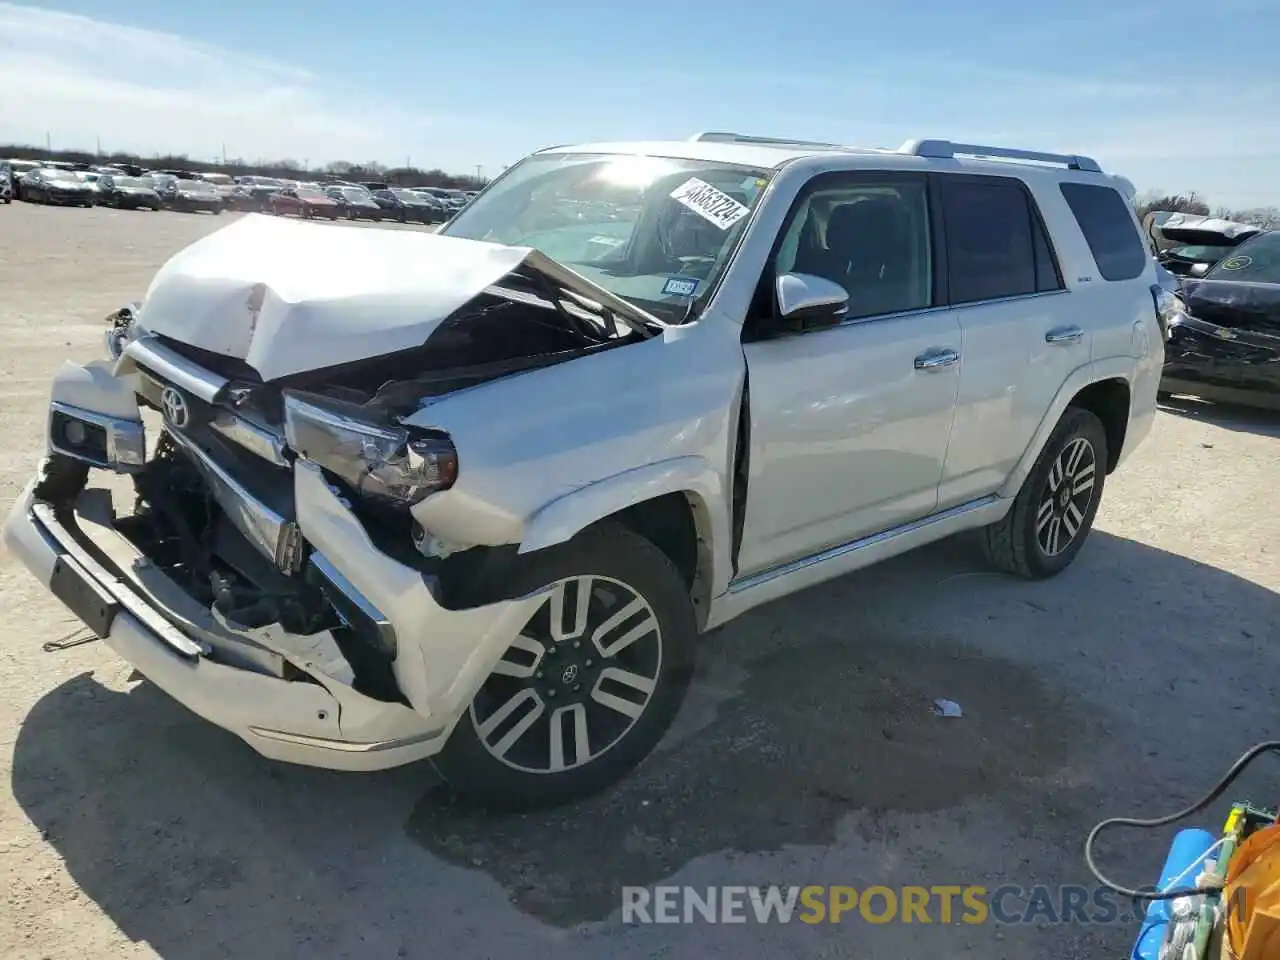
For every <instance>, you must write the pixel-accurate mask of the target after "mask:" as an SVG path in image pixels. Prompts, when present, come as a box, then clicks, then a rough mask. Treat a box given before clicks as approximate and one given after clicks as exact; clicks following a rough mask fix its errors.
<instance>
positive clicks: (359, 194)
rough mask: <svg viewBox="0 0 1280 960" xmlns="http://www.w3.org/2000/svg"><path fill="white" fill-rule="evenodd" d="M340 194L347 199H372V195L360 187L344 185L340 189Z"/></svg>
mask: <svg viewBox="0 0 1280 960" xmlns="http://www.w3.org/2000/svg"><path fill="white" fill-rule="evenodd" d="M342 195H343V196H344V197H346V198H347V199H348V200H371V199H372V197H371V196H370V195H369V191H368V190H364V189H361V188H360V187H345V188H343V190H342Z"/></svg>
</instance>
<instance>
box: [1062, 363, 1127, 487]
mask: <svg viewBox="0 0 1280 960" xmlns="http://www.w3.org/2000/svg"><path fill="white" fill-rule="evenodd" d="M1131 403H1132V391H1131V390H1130V388H1129V381H1128V380H1126V379H1124V378H1123V377H1110V378H1108V379H1106V380H1095V381H1094V382H1093V383H1091V384H1089V385H1088V386H1086V387H1083V388H1081V389H1080V390H1078V391H1076V393H1075V395H1074V396H1072V398H1071V401H1070V402H1069V403H1068V404H1067V406H1068V407H1077V408H1080V409H1082V410H1088V411H1089V412H1090V413H1092V414H1093V415H1094V416H1096V417H1097V418H1098V419H1099V420H1101V421H1102V428H1103V429H1104V430H1105V431H1106V433H1107V473H1111V472H1112V471H1114V470H1115V468H1116V465H1117V464H1118V463H1119V462H1120V451H1121V450H1123V449H1124V439H1125V433H1126V432H1127V431H1128V429H1129V408H1130V404H1131Z"/></svg>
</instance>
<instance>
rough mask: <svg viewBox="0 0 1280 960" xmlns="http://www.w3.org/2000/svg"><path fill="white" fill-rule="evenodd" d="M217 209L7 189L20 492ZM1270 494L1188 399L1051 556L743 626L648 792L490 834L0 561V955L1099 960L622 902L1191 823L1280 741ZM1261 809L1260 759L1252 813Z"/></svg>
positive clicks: (1044, 932) (829, 591)
mask: <svg viewBox="0 0 1280 960" xmlns="http://www.w3.org/2000/svg"><path fill="white" fill-rule="evenodd" d="M228 219H229V218H228V217H225V216H224V217H222V218H220V219H215V218H213V217H210V216H205V215H182V214H171V213H160V214H149V213H143V212H115V211H110V210H105V209H97V210H80V209H67V210H63V209H49V208H44V207H33V206H29V205H26V204H17V203H15V204H13V205H12V206H9V207H0V344H3V349H2V350H0V370H2V371H3V377H2V378H0V392H2V396H3V403H2V404H0V435H2V436H3V437H4V443H3V448H2V449H0V499H3V501H4V506H5V508H6V509H7V506H8V504H9V503H10V502H11V501H12V499H13V497H14V496H15V494H16V492H17V490H18V489H19V487H20V486H21V484H22V483H23V482H25V480H26V478H27V477H28V476H29V475H30V473H31V471H32V468H33V467H34V465H35V463H36V460H37V458H38V457H39V456H40V454H41V452H42V449H43V433H42V431H43V427H44V418H45V408H46V399H47V388H48V382H49V378H50V376H51V375H52V373H53V372H54V370H55V368H56V367H57V366H58V365H59V364H60V363H62V362H63V361H64V360H66V359H68V358H70V359H76V360H87V359H90V358H92V357H94V356H98V355H100V351H101V345H102V333H103V330H104V327H103V324H102V322H101V318H102V317H103V316H104V315H106V314H107V313H108V312H109V311H111V310H113V309H115V308H116V307H118V306H120V305H121V304H122V303H124V302H125V301H126V300H129V299H134V298H137V297H139V296H140V295H141V294H142V293H143V292H144V291H145V289H146V287H147V284H148V281H149V279H150V276H151V274H152V272H153V271H154V270H155V269H156V267H158V266H159V265H160V264H161V263H162V262H163V261H164V259H165V258H166V257H167V256H168V255H169V254H171V253H172V252H174V251H176V250H177V249H179V248H180V247H181V246H183V245H184V244H185V243H187V242H189V241H191V240H193V239H194V238H196V237H198V236H200V235H202V234H204V233H206V232H208V231H211V230H213V229H215V228H217V227H219V226H221V225H224V224H225V223H226V222H227V221H228ZM333 229H347V228H346V227H335V228H333ZM1278 487H1280V419H1277V418H1270V419H1269V418H1267V417H1265V416H1261V415H1251V414H1249V413H1247V412H1241V411H1232V410H1223V409H1220V408H1215V407H1213V406H1210V405H1203V404H1196V403H1193V402H1181V401H1180V402H1178V403H1177V405H1176V406H1169V407H1167V408H1165V409H1164V410H1163V412H1162V413H1161V414H1160V416H1159V417H1158V419H1157V422H1156V425H1155V428H1154V432H1153V434H1152V435H1151V437H1150V439H1149V440H1148V441H1147V443H1146V444H1145V446H1144V447H1142V448H1141V449H1140V450H1139V451H1138V452H1137V453H1136V454H1135V455H1134V457H1133V458H1132V459H1131V460H1130V461H1129V462H1128V463H1127V464H1126V465H1125V466H1124V467H1123V468H1122V470H1121V471H1120V472H1119V473H1118V474H1116V475H1114V476H1112V477H1110V478H1109V479H1108V481H1107V489H1106V492H1105V495H1104V498H1103V505H1102V510H1101V512H1100V513H1099V515H1098V521H1097V529H1096V530H1095V532H1094V534H1093V535H1092V537H1091V539H1090V541H1089V543H1088V544H1087V545H1086V547H1085V549H1084V550H1083V552H1082V553H1081V555H1080V557H1079V559H1078V560H1077V562H1076V563H1075V565H1074V566H1073V567H1072V568H1071V569H1070V570H1068V571H1067V572H1066V573H1065V574H1063V575H1062V576H1060V577H1058V578H1057V579H1054V580H1052V581H1048V582H1043V583H1024V582H1020V581H1017V580H1013V579H1009V578H1006V577H1003V576H997V575H992V574H990V573H988V572H986V571H985V569H984V567H983V566H982V564H981V562H980V561H979V560H977V559H976V558H975V556H974V555H973V554H972V552H971V551H970V549H969V547H968V545H967V544H966V543H965V542H964V541H951V542H946V543H943V544H939V545H936V546H934V547H931V548H928V549H925V550H923V551H919V552H917V553H915V554H912V555H909V556H906V557H902V558H899V559H897V560H895V561H892V562H889V563H887V564H884V565H881V566H880V567H877V568H875V569H872V570H869V571H866V572H863V573H861V574H857V575H854V576H850V577H847V578H844V579H842V580H839V581H837V582H834V583H831V584H828V585H826V586H823V587H820V588H817V589H814V590H812V591H809V592H808V593H805V594H803V595H800V596H796V597H793V598H790V599H788V600H785V601H782V602H780V603H778V604H775V605H773V606H772V607H769V608H765V609H762V610H759V611H757V612H754V613H752V614H749V615H748V616H746V617H743V618H742V619H740V620H738V621H735V622H734V623H732V624H730V625H729V626H727V627H726V628H724V629H722V630H720V631H718V632H716V633H715V634H714V635H712V636H711V637H709V638H708V639H707V642H706V644H705V649H704V656H703V659H702V666H701V668H700V672H699V676H698V680H697V682H696V686H695V689H694V692H693V695H692V696H691V699H690V702H689V705H688V708H687V709H686V711H685V712H684V714H683V715H682V717H681V719H680V721H679V724H678V727H677V730H676V731H675V732H674V733H673V735H672V736H671V737H670V738H669V740H668V742H667V743H666V744H665V746H664V748H663V749H662V750H661V751H660V752H659V753H658V754H657V755H655V756H654V757H653V758H651V760H650V761H649V762H647V763H646V764H645V765H643V766H642V767H641V769H640V770H639V771H638V772H637V773H636V774H635V775H634V776H633V777H631V778H630V779H629V780H627V781H626V782H625V783H624V784H622V785H621V786H620V787H619V788H617V789H616V790H615V791H613V792H612V793H610V794H608V795H605V796H603V797H600V798H598V799H595V800H592V801H590V802H588V803H584V804H581V805H579V806H576V807H572V808H568V809H563V810H559V811H554V812H551V813H547V814H540V815H530V816H524V817H510V818H492V817H484V816H481V815H478V814H475V813H472V812H469V811H467V810H465V809H461V808H459V807H457V806H453V805H450V804H449V803H448V800H447V798H446V797H444V796H443V795H442V794H441V792H440V790H439V789H438V786H437V784H436V782H435V781H434V779H433V776H432V774H431V771H430V769H429V767H427V766H418V767H412V768H406V769H400V770H396V771H391V772H388V773H383V774H370V775H356V774H335V773H327V772H324V771H318V770H310V769H303V768H294V767H287V766H283V765H279V764H275V763H272V762H269V761H266V760H263V759H261V758H260V757H258V756H257V755H255V754H254V753H252V752H251V751H250V750H249V748H248V747H246V746H245V745H244V744H242V743H241V742H240V741H239V740H237V739H236V738H234V737H232V736H231V735H230V734H226V733H223V732H222V731H220V730H217V729H215V728H213V727H211V726H209V725H207V724H205V723H204V722H202V721H200V720H199V719H197V718H196V717H195V716H193V715H191V714H189V713H188V712H187V711H186V710H184V709H183V708H182V707H180V706H178V705H177V704H175V703H174V702H172V701H170V700H169V699H168V698H166V697H165V696H164V695H163V694H161V693H159V692H158V691H156V690H155V689H154V688H151V687H149V686H148V685H147V684H146V683H143V682H140V681H139V679H138V678H137V677H136V676H135V675H133V673H132V671H131V669H130V668H129V667H128V666H127V665H126V664H124V663H123V662H121V661H120V660H119V659H117V658H116V657H115V656H114V655H113V654H112V653H111V652H110V651H109V650H108V649H106V647H105V646H103V645H102V644H99V643H90V644H86V645H81V646H73V647H70V648H69V649H66V650H62V651H60V652H54V653H46V652H43V651H42V648H41V645H42V644H43V643H45V642H46V641H50V640H56V639H58V638H60V637H64V636H67V635H68V634H71V633H73V632H74V631H76V629H77V625H76V623H74V622H73V621H72V620H71V619H70V617H69V615H68V614H66V613H65V612H64V611H63V609H62V607H61V606H60V605H59V604H57V603H56V602H54V600H53V599H52V598H51V597H49V596H48V595H47V594H46V593H45V591H44V589H43V588H42V587H40V586H39V585H38V584H37V583H36V582H35V580H34V579H32V578H31V577H30V576H28V575H27V574H26V572H25V571H24V570H23V569H22V568H21V567H20V566H19V565H18V564H17V563H16V561H15V560H14V559H13V558H12V557H11V556H8V555H7V554H0V673H2V674H3V677H4V680H5V683H4V685H3V688H2V690H3V692H2V693H0V739H2V741H3V752H2V754H0V763H2V764H3V765H4V768H5V770H4V772H5V777H4V785H3V787H0V876H3V877H5V878H6V879H7V882H6V883H5V885H4V886H5V890H4V894H3V897H4V899H3V901H0V956H2V957H4V958H11V960H18V958H22V960H28V958H29V960H36V958H57V960H62V958H84V957H131V958H134V957H136V958H142V957H164V958H167V960H195V958H212V957H245V958H253V960H258V958H263V960H266V958H279V960H284V958H319V957H324V958H328V957H359V958H382V957H388V958H394V957H423V958H427V957H466V958H473V957H474V958H497V957H510V956H520V957H529V958H534V957H565V958H612V957H622V958H683V957H734V958H757V957H759V958H764V957H787V958H793V957H794V958H818V957H850V958H858V960H875V958H892V960H903V958H911V960H917V958H920V960H923V958H946V957H970V956H972V957H981V958H984V960H999V958H1005V957H1007V958H1028V957H1056V958H1103V957H1117V956H1120V955H1122V954H1124V953H1125V951H1126V950H1127V949H1128V946H1129V944H1130V943H1131V941H1132V939H1133V937H1134V936H1135V933H1136V929H1137V926H1136V924H1135V923H1132V922H1130V923H1112V924H1102V925H1085V924H1079V923H1076V924H1071V925H1056V926H1054V925H1047V924H1043V923H1039V924H1031V925H1019V926H1008V925H999V924H995V923H987V924H983V925H966V924H962V923H952V924H943V923H933V924H921V923H919V922H916V923H912V924H900V923H893V924H885V925H872V924H868V923H867V922H865V921H863V920H862V919H859V918H857V917H856V916H854V915H851V916H849V917H846V918H845V921H844V922H843V923H841V924H839V925H831V924H823V925H816V926H806V925H804V924H800V923H792V924H790V925H780V924H771V925H765V926H760V925H757V924H755V923H747V924H744V925H721V924H709V923H706V922H697V923H694V924H689V925H674V926H671V925H624V924H622V923H621V922H620V919H619V908H620V905H621V888H622V887H623V886H624V885H652V884H658V883H663V884H690V885H694V886H697V887H706V886H708V885H712V884H740V885H759V884H775V883H776V884H782V885H807V884H829V885H836V884H839V885H852V886H855V887H858V888H863V887H866V886H868V885H871V884H882V885H886V886H889V887H900V886H903V885H914V884H919V885H925V886H930V885H934V884H968V883H977V884H983V885H986V886H987V887H988V888H995V887H998V886H1000V885H1001V884H1005V883H1011V884H1018V885H1021V886H1024V887H1026V886H1030V885H1032V884H1037V883H1042V884H1049V885H1058V884H1080V883H1086V882H1087V881H1088V875H1087V872H1086V870H1085V868H1084V866H1083V863H1082V860H1081V843H1082V840H1083V838H1084V835H1085V833H1086V832H1087V831H1088V829H1089V827H1090V826H1091V825H1092V824H1093V822H1094V821H1095V820H1097V819H1099V818H1100V817H1102V816H1105V815H1109V814H1122V813H1131V814H1136V815H1148V816H1151V815H1156V814H1158V813H1163V812H1167V811H1171V810H1173V809H1176V808H1178V807H1180V806H1181V805H1182V804H1183V802H1185V801H1186V800H1188V799H1190V798H1192V797H1193V796H1195V795H1198V794H1200V793H1201V792H1203V791H1204V790H1205V789H1207V788H1208V786H1209V785H1210V784H1211V783H1212V782H1213V781H1214V780H1216V779H1217V777H1218V776H1219V775H1220V774H1221V773H1222V772H1224V771H1225V769H1226V768H1227V766H1229V764H1230V763H1231V761H1232V760H1233V759H1234V757H1235V756H1236V754H1238V753H1239V752H1242V751H1243V749H1244V747H1245V746H1247V745H1248V744H1249V743H1252V742H1253V741H1255V740H1260V739H1264V738H1269V737H1276V736H1277V735H1278V734H1280V722H1278V721H1280V711H1278V710H1277V680H1278V679H1280V670H1278V667H1280V651H1278V649H1277V648H1278V647H1280V599H1278V598H1277V593H1276V591H1277V590H1280V563H1277V552H1278V551H1280V546H1278V545H1280V512H1278V511H1277V510H1276V509H1275V508H1274V506H1273V504H1274V502H1275V493H1276V490H1277V488H1278ZM935 697H948V698H950V699H952V700H955V701H958V702H959V703H960V704H961V705H962V707H963V709H964V713H965V716H964V718H963V719H959V720H943V719H940V718H937V717H934V716H933V715H931V711H930V705H931V703H932V701H933V699H934V698H935ZM1268 775H1269V776H1270V777H1271V779H1267V777H1268ZM1278 793H1280V790H1278V789H1277V783H1276V778H1275V767H1274V766H1272V767H1271V768H1270V769H1269V770H1259V771H1258V775H1257V776H1255V777H1253V778H1252V781H1251V783H1248V784H1244V785H1242V786H1241V788H1240V790H1239V791H1237V792H1236V794H1235V795H1236V796H1240V795H1251V796H1253V797H1255V798H1256V799H1259V800H1265V801H1275V800H1277V799H1280V797H1278V796H1277V794H1278ZM1217 818H1218V811H1216V810H1215V812H1214V814H1213V816H1212V817H1207V818H1206V819H1205V823H1206V824H1207V825H1209V826H1210V827H1213V826H1216V821H1217ZM1168 837H1169V834H1168V833H1159V834H1155V835H1139V836H1136V837H1131V836H1122V837H1117V838H1116V839H1115V840H1114V842H1110V843H1109V844H1108V847H1107V850H1106V852H1105V863H1106V866H1107V868H1108V869H1109V870H1110V871H1111V872H1112V873H1113V874H1114V875H1115V876H1116V877H1117V878H1122V879H1124V880H1125V881H1127V882H1130V883H1132V884H1133V885H1140V884H1145V883H1149V882H1154V880H1155V878H1156V876H1157V874H1158V872H1159V866H1160V863H1161V861H1162V859H1163V856H1164V848H1165V845H1166V843H1167V839H1168ZM1006 906H1007V907H1008V908H1010V909H1017V904H1014V903H1012V902H1011V903H1010V904H1007V905H1006ZM934 919H935V920H936V919H937V917H936V915H935V918H934Z"/></svg>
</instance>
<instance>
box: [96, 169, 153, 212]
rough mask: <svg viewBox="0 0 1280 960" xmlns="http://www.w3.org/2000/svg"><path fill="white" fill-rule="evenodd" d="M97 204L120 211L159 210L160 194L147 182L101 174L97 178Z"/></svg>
mask: <svg viewBox="0 0 1280 960" xmlns="http://www.w3.org/2000/svg"><path fill="white" fill-rule="evenodd" d="M98 203H99V204H100V205H102V206H107V207H117V208H119V209H121V210H159V209H160V194H158V193H156V191H155V187H153V186H152V185H151V182H150V181H148V180H143V179H140V178H139V177H126V176H120V175H112V174H103V175H102V176H101V177H100V178H98Z"/></svg>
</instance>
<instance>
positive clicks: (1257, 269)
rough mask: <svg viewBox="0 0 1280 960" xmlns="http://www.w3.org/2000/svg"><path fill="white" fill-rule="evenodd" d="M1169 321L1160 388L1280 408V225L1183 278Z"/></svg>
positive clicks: (1173, 391)
mask: <svg viewBox="0 0 1280 960" xmlns="http://www.w3.org/2000/svg"><path fill="white" fill-rule="evenodd" d="M1181 298H1182V301H1183V304H1184V305H1185V309H1184V310H1183V311H1182V312H1181V314H1180V315H1179V316H1177V317H1175V318H1174V319H1173V320H1171V321H1170V323H1169V327H1168V331H1167V333H1166V342H1165V350H1164V356H1165V360H1164V374H1163V376H1162V377H1161V379H1160V390H1161V392H1163V393H1186V394H1193V395H1195V396H1200V397H1203V398H1205V399H1207V400H1220V401H1224V402H1228V403H1241V404H1247V405H1249V406H1258V407H1269V408H1272V409H1280V231H1271V232H1268V233H1262V234H1258V235H1256V236H1254V237H1253V238H1252V239H1250V240H1247V241H1245V242H1244V243H1242V244H1240V246H1239V247H1237V248H1235V250H1234V251H1232V253H1231V254H1230V255H1229V256H1227V257H1226V258H1225V259H1223V260H1220V261H1219V262H1218V263H1217V264H1216V265H1215V266H1213V267H1211V268H1210V269H1209V270H1208V272H1207V273H1206V274H1205V276H1204V277H1203V278H1202V279H1201V278H1187V279H1184V280H1183V281H1182V285H1181Z"/></svg>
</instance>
